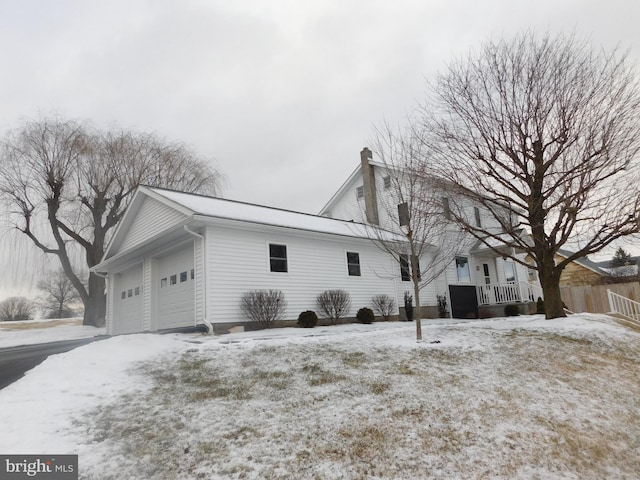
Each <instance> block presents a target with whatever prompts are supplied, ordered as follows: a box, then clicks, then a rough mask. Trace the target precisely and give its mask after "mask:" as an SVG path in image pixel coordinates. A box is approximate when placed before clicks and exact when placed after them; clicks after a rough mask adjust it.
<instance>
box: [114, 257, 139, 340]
mask: <svg viewBox="0 0 640 480" xmlns="http://www.w3.org/2000/svg"><path fill="white" fill-rule="evenodd" d="M142 288H143V285H142V265H138V266H136V267H134V268H132V269H130V270H127V271H125V272H122V273H120V274H118V277H117V280H116V283H115V288H114V295H115V302H114V303H115V315H114V319H113V333H114V334H123V333H135V332H141V331H142Z"/></svg>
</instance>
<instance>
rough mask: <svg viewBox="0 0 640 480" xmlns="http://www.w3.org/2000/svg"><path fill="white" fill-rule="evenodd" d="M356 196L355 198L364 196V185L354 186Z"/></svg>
mask: <svg viewBox="0 0 640 480" xmlns="http://www.w3.org/2000/svg"><path fill="white" fill-rule="evenodd" d="M356 197H357V198H362V197H364V187H363V186H362V185H360V186H359V187H358V188H356Z"/></svg>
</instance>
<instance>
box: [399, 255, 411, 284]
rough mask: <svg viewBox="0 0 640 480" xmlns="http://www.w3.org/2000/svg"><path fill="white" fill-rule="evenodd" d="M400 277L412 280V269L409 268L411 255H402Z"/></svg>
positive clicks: (406, 280) (405, 280)
mask: <svg viewBox="0 0 640 480" xmlns="http://www.w3.org/2000/svg"><path fill="white" fill-rule="evenodd" d="M400 277H401V278H402V281H403V282H410V281H411V269H410V268H409V255H400Z"/></svg>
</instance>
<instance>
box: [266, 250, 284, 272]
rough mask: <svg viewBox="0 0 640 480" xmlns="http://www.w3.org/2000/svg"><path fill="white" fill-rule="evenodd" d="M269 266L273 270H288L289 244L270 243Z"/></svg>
mask: <svg viewBox="0 0 640 480" xmlns="http://www.w3.org/2000/svg"><path fill="white" fill-rule="evenodd" d="M269 268H270V269H271V271H272V272H287V271H288V269H287V246H286V245H278V244H275V243H270V244H269Z"/></svg>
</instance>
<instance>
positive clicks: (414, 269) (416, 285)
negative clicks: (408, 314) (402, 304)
mask: <svg viewBox="0 0 640 480" xmlns="http://www.w3.org/2000/svg"><path fill="white" fill-rule="evenodd" d="M411 247H412V248H411V251H412V252H414V251H415V250H414V248H413V244H412V245H411ZM419 274H420V272H419V270H418V257H416V255H411V279H412V280H413V297H414V298H415V300H416V308H415V310H414V312H415V313H414V315H415V320H416V340H417V341H421V340H422V320H421V319H422V311H421V309H420V278H419V276H418V275H419Z"/></svg>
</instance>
